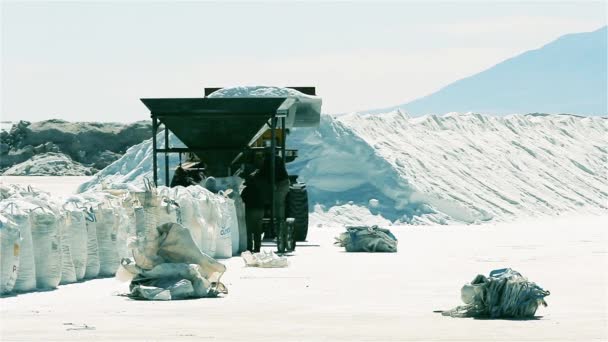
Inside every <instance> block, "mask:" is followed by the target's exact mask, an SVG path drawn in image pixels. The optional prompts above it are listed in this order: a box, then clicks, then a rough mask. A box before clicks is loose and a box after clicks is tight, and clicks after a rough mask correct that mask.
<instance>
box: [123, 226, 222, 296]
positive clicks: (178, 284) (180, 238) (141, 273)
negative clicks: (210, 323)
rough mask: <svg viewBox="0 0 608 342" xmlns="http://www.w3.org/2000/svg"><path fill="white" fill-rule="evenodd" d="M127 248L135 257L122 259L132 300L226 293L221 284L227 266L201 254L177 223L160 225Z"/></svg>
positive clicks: (189, 235) (133, 241)
mask: <svg viewBox="0 0 608 342" xmlns="http://www.w3.org/2000/svg"><path fill="white" fill-rule="evenodd" d="M129 247H130V248H131V249H132V250H133V255H134V258H133V259H123V260H122V267H123V268H124V270H125V272H127V273H128V274H129V275H127V277H129V276H130V277H132V280H131V284H130V286H129V289H130V291H131V292H130V293H129V297H131V298H135V299H148V300H175V299H188V298H203V297H216V296H218V295H219V294H226V293H228V291H227V289H226V287H225V286H224V284H222V283H221V282H220V278H221V276H222V274H224V272H225V271H226V266H224V265H223V264H221V263H219V262H217V261H216V260H215V259H213V258H211V257H210V256H208V255H206V254H205V253H203V252H201V251H200V249H199V248H198V247H197V246H196V244H195V243H194V240H193V239H192V236H191V234H190V232H189V231H188V229H186V228H184V227H183V226H182V225H180V224H178V223H164V224H161V225H159V226H157V227H156V228H155V229H154V232H149V233H148V235H146V236H138V237H137V238H135V239H134V240H132V241H131V242H130V244H129ZM122 277H124V274H123V275H122Z"/></svg>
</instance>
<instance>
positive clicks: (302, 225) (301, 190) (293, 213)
mask: <svg viewBox="0 0 608 342" xmlns="http://www.w3.org/2000/svg"><path fill="white" fill-rule="evenodd" d="M285 202H286V205H285V217H293V218H294V219H295V222H294V228H295V229H294V230H295V238H296V241H306V235H308V191H307V190H306V184H304V183H294V184H291V186H290V187H289V193H288V194H287V198H286V200H285Z"/></svg>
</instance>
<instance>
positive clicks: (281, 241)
mask: <svg viewBox="0 0 608 342" xmlns="http://www.w3.org/2000/svg"><path fill="white" fill-rule="evenodd" d="M220 89H222V88H205V96H204V97H202V98H144V99H141V101H142V102H143V103H144V105H146V107H147V108H148V109H149V110H150V113H151V117H152V137H153V139H152V148H153V154H152V163H153V177H154V183H155V184H156V185H158V181H159V180H158V154H159V153H160V154H163V155H164V167H165V172H164V174H165V179H164V183H165V185H166V186H170V185H171V184H173V185H176V184H177V183H179V182H176V179H175V177H176V176H177V175H178V172H177V171H178V170H177V169H176V170H175V172H174V173H173V174H174V176H173V177H174V179H173V180H172V181H170V179H169V178H170V177H169V175H170V172H169V154H170V153H178V154H179V160H180V165H179V166H178V169H179V174H180V175H182V176H183V175H184V174H185V175H187V176H188V177H189V179H190V180H193V182H194V183H198V182H204V180H205V178H209V177H213V179H219V180H221V179H226V177H234V176H239V177H241V178H244V177H245V175H247V174H249V172H251V171H252V170H255V169H256V167H258V166H259V165H260V163H261V160H262V159H263V158H265V156H266V157H267V156H269V155H270V156H275V158H271V159H270V160H271V163H272V167H271V170H272V173H271V179H270V183H271V184H270V187H268V192H269V193H268V196H269V198H270V201H271V203H272V205H269V206H268V208H266V211H265V215H264V217H263V219H262V222H263V227H264V238H265V239H267V238H276V241H277V249H278V252H279V253H284V252H286V251H293V250H294V249H295V246H296V241H305V240H306V236H307V233H308V193H307V189H306V184H304V183H302V182H299V181H298V175H288V178H289V192H288V193H287V196H286V200H285V205H284V206H280V207H284V208H285V212H284V213H283V215H278V213H275V212H274V211H275V204H276V201H277V196H276V194H275V193H274V191H273V190H272V189H276V187H275V179H276V175H275V171H274V170H275V163H276V161H275V160H279V161H280V162H282V163H284V164H287V163H289V162H291V161H293V160H295V159H296V158H297V156H298V151H297V150H295V149H288V148H287V146H286V140H287V138H288V135H289V131H290V130H291V129H292V128H296V127H316V126H318V125H319V122H320V112H321V99H320V98H319V97H317V96H316V90H315V88H314V87H290V89H293V90H296V91H297V92H291V93H290V94H299V93H301V94H304V95H303V96H292V95H289V96H281V97H274V96H273V97H253V96H245V97H214V96H210V95H211V94H213V93H215V92H216V91H218V90H220ZM298 92H299V93H298ZM216 95H217V94H216ZM161 125H162V126H164V147H162V148H160V147H159V143H158V141H157V134H158V132H159V129H160V127H161ZM169 131H170V132H172V133H173V134H174V135H175V136H176V137H177V138H178V139H179V140H180V141H181V142H183V144H184V145H185V146H186V147H171V146H170V143H169ZM183 159H184V161H183V162H182V160H183ZM234 190H237V192H238V190H239V189H238V188H237V189H234ZM279 217H284V218H286V222H285V224H281V222H278V218H279Z"/></svg>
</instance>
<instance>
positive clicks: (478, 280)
mask: <svg viewBox="0 0 608 342" xmlns="http://www.w3.org/2000/svg"><path fill="white" fill-rule="evenodd" d="M548 295H549V291H545V290H543V289H542V288H541V287H540V286H538V285H536V284H535V283H533V282H531V281H528V279H526V278H525V277H524V276H522V275H521V274H520V273H519V272H517V271H514V270H512V269H510V268H504V269H499V270H494V271H492V272H490V275H489V277H486V276H484V275H481V274H480V275H477V276H476V277H475V278H474V279H473V281H471V282H470V283H468V284H465V285H464V286H463V287H462V290H461V298H462V301H463V302H464V303H465V305H461V306H457V307H456V308H454V309H452V310H449V311H444V312H442V314H443V315H444V316H451V317H478V318H515V319H526V318H532V317H534V314H535V313H536V310H537V309H538V307H539V306H540V305H542V306H547V302H545V299H544V298H545V297H546V296H548Z"/></svg>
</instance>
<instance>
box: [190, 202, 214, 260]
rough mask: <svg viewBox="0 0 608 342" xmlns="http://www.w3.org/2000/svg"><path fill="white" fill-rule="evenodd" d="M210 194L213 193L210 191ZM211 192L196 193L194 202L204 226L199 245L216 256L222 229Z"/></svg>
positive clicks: (205, 251)
mask: <svg viewBox="0 0 608 342" xmlns="http://www.w3.org/2000/svg"><path fill="white" fill-rule="evenodd" d="M209 194H211V193H210V192H209ZM209 194H205V193H204V192H200V193H196V194H195V196H194V200H193V203H194V208H195V210H196V219H197V220H198V221H199V222H200V223H199V224H200V226H201V228H202V230H201V240H200V245H199V247H200V249H201V251H202V252H203V253H205V254H207V255H209V256H211V257H216V256H215V249H216V247H217V239H218V236H219V231H220V230H219V227H218V224H219V222H218V221H219V217H218V216H219V215H218V213H217V209H216V208H215V206H214V205H213V202H212V201H211V199H210V198H209Z"/></svg>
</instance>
